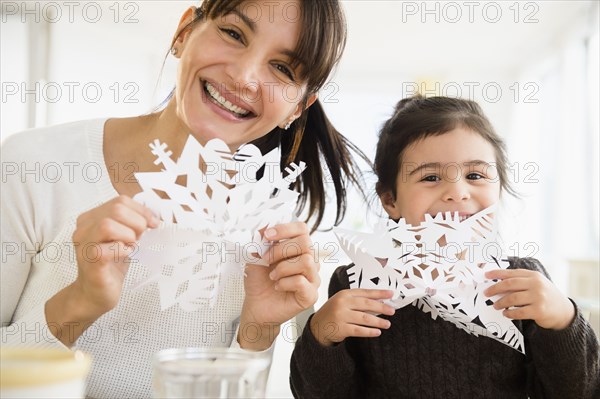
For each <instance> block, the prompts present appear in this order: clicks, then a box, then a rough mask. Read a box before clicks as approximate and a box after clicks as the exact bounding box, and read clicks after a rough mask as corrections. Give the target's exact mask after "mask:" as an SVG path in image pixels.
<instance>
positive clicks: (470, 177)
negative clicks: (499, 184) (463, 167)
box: [467, 173, 484, 180]
mask: <svg viewBox="0 0 600 399" xmlns="http://www.w3.org/2000/svg"><path fill="white" fill-rule="evenodd" d="M483 178H484V177H483V176H482V175H480V174H479V173H469V174H468V175H467V179H468V180H479V179H483Z"/></svg>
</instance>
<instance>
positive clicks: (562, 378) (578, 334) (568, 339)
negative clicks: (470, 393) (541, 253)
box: [515, 258, 600, 399]
mask: <svg viewBox="0 0 600 399" xmlns="http://www.w3.org/2000/svg"><path fill="white" fill-rule="evenodd" d="M515 268H519V269H529V270H535V271H538V272H540V273H542V274H543V275H545V276H546V277H548V273H547V272H546V270H545V269H544V266H542V264H541V263H540V262H539V261H537V260H536V259H530V258H524V259H517V260H516V261H515ZM572 302H573V301H572ZM573 305H574V306H575V318H574V319H573V321H572V322H571V324H570V325H569V326H568V327H567V328H565V329H563V330H548V329H545V328H542V327H539V326H538V325H537V324H535V322H533V321H530V322H528V323H524V335H525V340H526V344H525V349H526V351H527V358H528V364H529V366H528V369H529V376H528V381H529V389H530V395H531V396H532V397H534V398H561V399H567V398H573V399H575V398H581V399H583V398H599V397H600V365H599V356H600V352H599V350H600V349H599V346H598V339H597V338H596V334H595V333H594V331H593V330H592V327H591V326H590V324H589V323H588V322H587V321H586V320H585V318H584V317H583V315H582V314H581V311H580V309H579V308H578V307H577V305H576V304H575V302H573Z"/></svg>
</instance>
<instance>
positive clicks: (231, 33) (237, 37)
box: [221, 28, 242, 42]
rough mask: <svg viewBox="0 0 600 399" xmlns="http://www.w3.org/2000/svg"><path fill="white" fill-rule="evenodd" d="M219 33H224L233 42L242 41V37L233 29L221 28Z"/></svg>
mask: <svg viewBox="0 0 600 399" xmlns="http://www.w3.org/2000/svg"><path fill="white" fill-rule="evenodd" d="M221 32H223V33H225V34H226V35H227V36H230V37H231V38H232V39H233V40H237V41H238V42H241V41H242V35H240V34H239V33H237V32H236V31H234V30H233V29H227V28H221Z"/></svg>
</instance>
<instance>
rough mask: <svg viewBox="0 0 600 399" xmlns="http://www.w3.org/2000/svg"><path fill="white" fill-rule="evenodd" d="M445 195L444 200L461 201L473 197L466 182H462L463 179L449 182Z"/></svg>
mask: <svg viewBox="0 0 600 399" xmlns="http://www.w3.org/2000/svg"><path fill="white" fill-rule="evenodd" d="M461 180H462V179H461ZM443 197H444V201H448V202H460V201H466V200H468V199H469V198H471V193H470V192H469V188H468V186H467V185H466V184H464V183H462V181H458V182H455V183H448V184H447V186H446V190H445V191H444V196H443Z"/></svg>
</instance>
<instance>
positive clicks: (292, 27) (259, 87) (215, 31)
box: [174, 1, 316, 149]
mask: <svg viewBox="0 0 600 399" xmlns="http://www.w3.org/2000/svg"><path fill="white" fill-rule="evenodd" d="M300 9H301V4H300V2H299V1H283V2H281V1H279V2H277V3H276V4H274V3H273V2H268V1H252V2H244V3H242V4H241V5H240V6H239V7H238V8H237V9H235V10H234V11H233V12H231V13H229V14H227V15H224V16H222V17H217V18H216V19H215V20H210V19H206V20H204V21H201V22H200V23H198V24H197V25H196V26H195V27H194V28H193V29H192V30H188V31H186V32H184V33H182V34H181V35H180V36H179V38H178V39H177V40H176V42H175V44H174V47H175V48H176V49H177V54H178V57H180V61H179V69H178V75H177V88H176V92H175V100H176V104H177V111H176V112H177V116H178V118H179V119H180V120H181V121H182V122H183V123H184V124H185V125H186V127H187V128H188V129H189V130H190V131H191V133H192V134H193V135H194V136H195V137H196V138H197V139H198V140H199V141H200V142H202V143H204V142H206V141H207V140H210V139H212V138H220V139H222V140H223V141H225V142H226V143H227V144H228V145H229V146H230V147H231V148H233V149H235V148H237V147H238V146H239V145H240V144H242V143H247V142H249V141H252V140H254V139H257V138H259V137H261V136H264V135H265V134H267V133H268V132H270V131H271V130H272V129H274V128H275V127H276V126H280V127H283V126H285V124H286V123H287V122H289V121H292V120H294V119H296V118H297V117H298V116H300V114H301V112H302V109H301V106H300V105H299V103H300V101H301V100H302V99H303V97H304V96H305V94H306V84H305V83H304V82H301V81H299V78H298V76H299V69H300V68H302V65H301V66H299V67H298V68H297V69H293V68H292V66H291V61H292V58H291V56H290V55H291V54H292V53H293V51H294V49H295V48H296V43H297V42H298V38H299V34H300V29H301V23H300V18H299V12H300ZM193 16H194V12H193V9H189V10H188V11H187V12H186V14H184V16H183V17H182V20H181V22H180V28H182V27H183V26H185V24H187V23H188V22H190V21H191V20H192V18H193ZM315 99H316V95H313V96H311V97H310V98H309V102H308V105H310V104H312V102H314V100H315Z"/></svg>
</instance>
